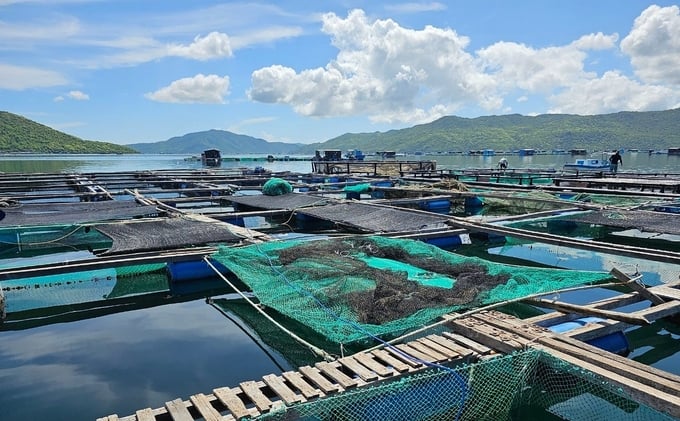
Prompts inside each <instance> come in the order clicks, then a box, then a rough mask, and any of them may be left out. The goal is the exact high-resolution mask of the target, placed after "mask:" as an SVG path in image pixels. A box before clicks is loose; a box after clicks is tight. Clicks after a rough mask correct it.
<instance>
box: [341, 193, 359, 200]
mask: <svg viewBox="0 0 680 421" xmlns="http://www.w3.org/2000/svg"><path fill="white" fill-rule="evenodd" d="M345 199H347V200H361V193H359V192H356V191H348V192H346V193H345Z"/></svg>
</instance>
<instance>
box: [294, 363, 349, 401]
mask: <svg viewBox="0 0 680 421" xmlns="http://www.w3.org/2000/svg"><path fill="white" fill-rule="evenodd" d="M298 370H299V371H300V373H302V374H303V375H304V376H305V377H307V378H308V379H309V380H311V381H312V383H314V384H315V385H317V386H319V388H320V389H321V390H322V391H323V393H326V394H329V393H333V392H337V391H339V390H340V385H337V384H333V383H331V382H330V381H329V380H328V379H327V378H325V377H324V376H323V375H322V374H321V372H320V371H319V370H318V369H317V368H314V367H310V366H308V365H306V366H304V367H300V368H299V369H298Z"/></svg>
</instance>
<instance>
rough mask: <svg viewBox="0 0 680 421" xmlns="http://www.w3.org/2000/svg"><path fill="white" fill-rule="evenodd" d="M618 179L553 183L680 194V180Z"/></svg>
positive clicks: (558, 181)
mask: <svg viewBox="0 0 680 421" xmlns="http://www.w3.org/2000/svg"><path fill="white" fill-rule="evenodd" d="M623 177H624V176H617V177H602V178H580V177H579V178H571V177H556V178H554V179H553V183H554V184H555V185H556V186H559V185H562V184H565V185H567V184H569V185H571V184H578V185H582V186H585V187H593V188H605V189H610V190H617V189H619V190H627V189H635V190H638V191H640V192H644V191H652V192H653V191H655V190H658V191H659V192H661V193H673V194H680V179H677V178H665V177H664V178H661V177H658V178H644V177H639V178H623Z"/></svg>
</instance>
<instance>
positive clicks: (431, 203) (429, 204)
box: [418, 199, 451, 214]
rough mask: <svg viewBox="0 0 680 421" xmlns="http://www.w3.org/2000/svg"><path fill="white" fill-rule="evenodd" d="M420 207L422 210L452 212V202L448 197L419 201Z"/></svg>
mask: <svg viewBox="0 0 680 421" xmlns="http://www.w3.org/2000/svg"><path fill="white" fill-rule="evenodd" d="M418 207H419V208H420V209H422V210H426V211H429V212H436V213H443V214H447V213H449V212H451V202H449V201H448V200H446V199H439V200H427V201H424V202H419V203H418Z"/></svg>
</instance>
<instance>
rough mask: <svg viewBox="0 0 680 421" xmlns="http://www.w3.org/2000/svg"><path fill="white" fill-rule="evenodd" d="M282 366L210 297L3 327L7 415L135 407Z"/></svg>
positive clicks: (85, 413)
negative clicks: (10, 328) (17, 327)
mask: <svg viewBox="0 0 680 421" xmlns="http://www.w3.org/2000/svg"><path fill="white" fill-rule="evenodd" d="M279 371H280V370H279V369H278V368H277V367H276V365H275V364H274V363H273V362H272V361H271V360H269V359H268V357H267V356H266V355H265V354H264V353H263V352H262V350H260V349H259V348H258V347H257V346H256V345H255V344H253V343H252V341H251V340H250V339H249V338H248V337H247V336H246V335H245V334H243V332H242V331H241V330H239V329H238V328H237V327H235V325H233V324H232V323H231V322H230V321H229V320H228V319H226V318H224V317H223V316H222V315H221V314H219V313H218V312H217V311H215V309H213V308H212V307H210V306H209V305H207V304H205V302H204V301H203V300H198V301H192V302H187V303H179V304H172V305H165V306H159V307H154V308H149V309H142V310H136V311H130V312H124V313H118V314H112V315H108V316H105V317H99V318H96V319H89V320H81V321H77V322H71V323H65V324H57V325H51V326H46V327H41V328H34V329H30V330H25V331H14V332H2V333H0V408H2V417H1V418H2V419H8V420H35V419H52V420H72V419H74V417H75V418H77V419H96V418H97V417H100V416H104V415H108V414H110V413H119V414H132V413H134V411H135V410H137V409H139V408H142V407H148V406H150V407H159V406H162V405H163V403H164V402H165V401H168V400H172V399H175V398H177V397H184V398H186V397H187V396H190V395H192V394H194V393H197V392H199V391H203V392H205V393H208V392H210V390H211V389H212V388H215V387H219V386H225V385H234V384H237V383H238V382H241V381H245V380H252V379H254V378H257V377H261V376H263V375H265V374H268V373H277V372H279ZM74 414H77V415H74Z"/></svg>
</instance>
